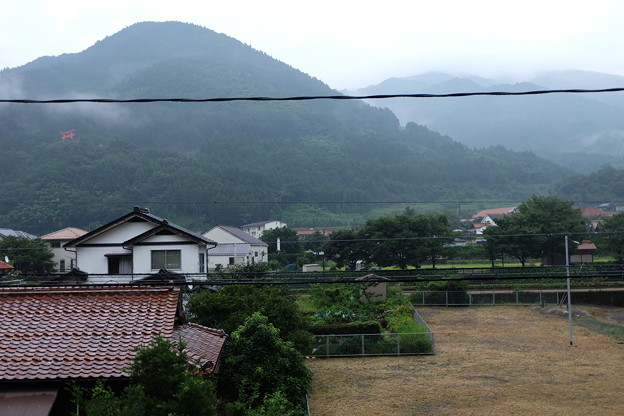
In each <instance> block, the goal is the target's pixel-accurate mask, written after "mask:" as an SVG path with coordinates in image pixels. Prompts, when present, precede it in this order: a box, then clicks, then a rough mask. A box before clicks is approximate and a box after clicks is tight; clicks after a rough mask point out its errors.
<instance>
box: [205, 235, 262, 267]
mask: <svg viewBox="0 0 624 416" xmlns="http://www.w3.org/2000/svg"><path fill="white" fill-rule="evenodd" d="M203 235H204V237H206V238H209V239H210V240H213V241H215V242H216V243H217V246H216V247H214V248H209V249H208V268H209V269H210V270H214V269H216V268H217V265H218V264H220V265H221V267H223V268H228V267H231V266H235V265H247V264H256V263H262V262H266V261H267V260H268V244H267V243H265V242H264V241H262V240H259V239H257V238H256V237H253V236H252V235H250V234H248V233H246V232H244V231H242V230H240V229H238V228H235V227H228V226H225V225H217V226H215V227H213V228H211V229H210V230H208V231H206V232H205V233H204V234H203Z"/></svg>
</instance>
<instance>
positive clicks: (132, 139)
mask: <svg viewBox="0 0 624 416" xmlns="http://www.w3.org/2000/svg"><path fill="white" fill-rule="evenodd" d="M477 81H478V80H477V79H474V80H466V81H465V82H477ZM444 82H446V83H450V84H453V83H455V82H458V81H457V80H454V79H447V80H445V81H444ZM461 82H464V81H461ZM450 84H449V87H448V88H451V85H450ZM336 94H338V93H337V92H336V91H334V90H332V89H330V88H329V87H328V86H327V85H326V84H324V83H323V82H322V81H320V80H318V79H314V78H312V77H310V76H308V75H306V74H304V73H302V72H301V71H298V70H296V69H294V68H292V67H290V66H289V65H287V64H286V63H283V62H280V61H277V60H275V59H273V58H271V57H270V56H269V55H267V54H266V53H263V52H260V51H257V50H255V49H253V48H251V47H250V46H247V45H244V44H242V43H240V42H238V41H237V40H235V39H233V38H231V37H228V36H226V35H223V34H219V33H216V32H214V31H211V30H209V29H206V28H202V27H199V26H195V25H190V24H184V23H176V22H167V23H154V22H147V23H139V24H135V25H132V26H130V27H128V28H126V29H124V30H122V31H120V32H119V33H116V34H114V35H112V36H109V37H107V38H105V39H103V40H101V41H99V42H97V43H96V44H95V45H93V46H91V47H90V48H88V49H86V50H85V51H82V52H80V53H74V54H64V55H61V56H57V57H42V58H39V59H37V60H35V61H33V62H31V63H29V64H27V65H24V66H21V67H18V68H12V69H7V70H3V71H1V72H0V96H1V97H2V98H13V99H15V98H21V99H28V98H30V99H53V98H118V99H131V98H179V97H184V98H216V97H245V96H247V97H249V96H273V97H287V96H302V95H336ZM0 118H1V119H2V123H0V146H1V147H2V151H3V156H4V157H3V163H2V165H0V192H1V193H2V195H3V203H2V204H0V224H2V225H3V226H7V227H10V228H16V229H21V230H26V231H31V232H33V233H39V234H40V233H44V232H49V231H53V230H55V229H59V228H62V227H67V226H76V227H82V228H87V229H91V228H93V227H95V226H97V225H100V224H101V223H102V221H107V220H109V219H110V218H114V217H115V216H116V215H121V214H123V213H126V212H127V211H128V210H129V209H130V208H131V207H132V206H134V205H137V204H140V205H147V206H148V207H150V208H151V209H152V211H153V212H154V213H155V214H157V215H160V216H163V217H167V218H170V219H171V220H172V221H175V222H177V223H179V224H181V225H184V226H187V227H189V228H193V229H197V230H206V229H208V228H210V227H211V226H212V225H214V224H217V223H221V224H231V225H241V224H244V223H248V222H253V221H259V220H265V219H270V218H271V219H272V218H277V219H282V220H285V221H287V222H288V223H289V225H291V226H302V227H306V226H314V225H316V226H328V225H353V224H354V222H357V221H362V219H363V218H366V217H367V216H369V215H372V214H371V212H372V210H377V211H375V212H380V211H379V210H380V209H388V207H392V205H397V206H398V208H397V209H402V208H403V207H404V206H405V204H403V205H400V204H398V202H401V201H402V202H404V203H405V202H406V201H407V202H414V203H419V202H420V203H433V202H437V201H475V200H482V201H483V200H496V201H500V200H506V201H509V200H513V201H521V200H523V199H525V198H527V197H528V196H530V195H531V194H533V193H543V192H546V191H547V190H548V189H549V187H550V186H551V184H552V183H553V182H554V181H556V180H558V179H560V178H562V177H563V176H565V175H566V174H568V173H569V172H568V171H567V170H565V169H562V168H560V167H559V166H557V165H555V164H554V163H552V162H548V161H546V160H543V159H540V158H538V157H536V156H535V155H533V154H532V153H528V152H511V151H508V150H506V149H504V148H502V147H500V146H495V147H492V148H485V149H477V150H475V149H471V148H469V147H466V146H465V145H462V144H459V143H458V142H455V141H454V140H452V139H451V138H449V137H447V136H445V135H442V134H439V133H437V132H435V131H432V130H430V129H428V128H426V127H423V126H421V125H419V124H416V123H407V124H405V125H404V126H401V125H400V123H399V120H398V119H397V117H396V116H395V115H394V114H393V113H392V112H391V111H390V110H387V109H379V108H376V107H373V106H370V105H368V104H366V103H364V102H361V101H352V100H316V101H279V102H255V101H237V102H219V103H214V102H212V103H176V102H171V103H124V104H119V103H118V104H110V103H70V104H46V105H44V104H3V105H0ZM72 129H75V130H76V136H75V137H74V138H73V139H66V140H61V138H60V135H59V132H61V131H67V130H72ZM455 205H456V204H454V206H455Z"/></svg>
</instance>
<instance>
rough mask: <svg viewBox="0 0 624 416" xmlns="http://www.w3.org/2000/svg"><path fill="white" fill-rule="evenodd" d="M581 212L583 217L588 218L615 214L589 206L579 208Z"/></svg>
mask: <svg viewBox="0 0 624 416" xmlns="http://www.w3.org/2000/svg"><path fill="white" fill-rule="evenodd" d="M581 214H582V215H583V217H585V218H588V217H612V216H613V215H615V212H606V211H605V210H603V209H602V208H593V207H589V208H582V209H581Z"/></svg>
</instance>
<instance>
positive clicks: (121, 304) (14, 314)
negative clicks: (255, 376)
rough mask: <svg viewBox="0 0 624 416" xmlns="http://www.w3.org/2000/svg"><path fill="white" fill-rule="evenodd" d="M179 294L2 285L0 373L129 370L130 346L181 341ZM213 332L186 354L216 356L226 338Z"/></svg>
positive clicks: (92, 374) (20, 376) (28, 375)
mask: <svg viewBox="0 0 624 416" xmlns="http://www.w3.org/2000/svg"><path fill="white" fill-rule="evenodd" d="M178 299H179V291H178V290H177V289H171V288H152V287H137V286H128V287H110V286H106V287H105V286H80V287H11V288H0V304H1V305H2V308H0V351H2V354H0V380H4V381H6V380H53V379H67V378H100V377H103V378H112V377H127V376H128V373H127V371H126V369H127V368H128V366H129V365H130V364H131V363H132V359H133V357H134V354H135V351H134V348H135V347H138V346H142V345H146V344H148V343H149V342H150V341H151V340H152V339H153V338H154V337H155V336H157V335H159V334H160V335H162V336H163V337H165V338H172V339H174V340H177V339H178V337H176V336H175V335H174V333H175V334H178V335H179V336H181V338H182V340H184V341H185V331H184V330H183V329H182V330H180V329H178V330H177V331H175V319H176V316H177V308H178ZM212 331H215V330H212ZM211 335H212V337H215V338H218V340H215V341H214V342H213V343H212V344H210V346H211V348H212V349H208V350H206V351H200V350H199V349H196V348H195V347H193V350H192V351H193V352H192V354H189V355H190V356H192V357H196V356H199V355H202V354H203V358H204V359H205V360H206V361H209V360H212V361H213V362H217V361H218V359H219V356H220V353H221V348H222V347H223V344H224V343H225V338H226V337H225V336H224V335H223V333H222V332H221V333H219V336H216V335H215V334H211ZM220 340H222V342H221V341H220ZM192 342H195V341H194V338H193V339H192ZM202 342H204V343H206V341H202ZM208 344H209V343H208ZM189 345H190V342H189ZM194 345H195V344H194ZM202 346H203V344H200V348H201V347H202Z"/></svg>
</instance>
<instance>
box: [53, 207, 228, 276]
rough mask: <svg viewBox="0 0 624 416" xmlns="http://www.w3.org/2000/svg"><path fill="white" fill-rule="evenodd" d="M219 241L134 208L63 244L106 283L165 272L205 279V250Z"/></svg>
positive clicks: (84, 267) (81, 267)
mask: <svg viewBox="0 0 624 416" xmlns="http://www.w3.org/2000/svg"><path fill="white" fill-rule="evenodd" d="M216 245H217V243H216V242H214V241H212V240H210V239H208V238H206V237H204V236H202V235H200V234H197V233H194V232H192V231H189V230H186V229H184V228H182V227H180V226H178V225H175V224H172V223H170V222H168V221H167V220H166V219H163V218H159V217H157V216H155V215H152V214H150V212H149V210H148V209H146V208H140V207H135V208H134V210H133V211H132V212H130V213H129V214H126V215H124V216H123V217H120V218H118V219H116V220H114V221H112V222H110V223H108V224H106V225H103V226H102V227H100V228H98V229H96V230H93V231H91V232H89V233H86V234H84V235H83V236H81V237H78V238H76V239H74V240H71V241H69V242H67V243H66V244H65V246H64V248H65V250H68V251H74V253H75V256H76V265H77V268H78V269H79V270H80V271H82V272H85V273H88V274H89V279H88V281H89V282H92V283H104V282H110V281H111V280H112V281H114V282H127V281H134V280H137V279H143V278H147V277H149V276H152V275H154V274H156V273H159V272H161V271H167V272H169V273H179V274H184V275H187V277H189V278H192V279H204V278H205V273H206V270H207V269H206V266H207V264H206V250H207V249H208V248H211V247H214V246H216ZM189 274H194V276H188V275H189ZM202 274H203V275H202ZM93 275H96V276H93Z"/></svg>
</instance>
